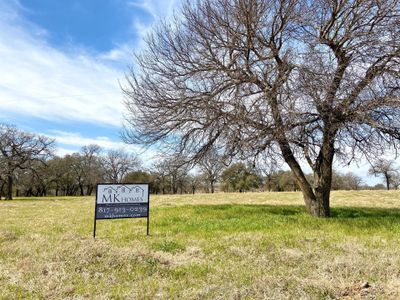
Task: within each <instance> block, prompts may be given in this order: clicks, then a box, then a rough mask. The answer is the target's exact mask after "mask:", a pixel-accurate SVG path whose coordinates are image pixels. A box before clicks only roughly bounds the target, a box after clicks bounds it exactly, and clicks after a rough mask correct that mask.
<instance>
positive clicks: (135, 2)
mask: <svg viewBox="0 0 400 300" xmlns="http://www.w3.org/2000/svg"><path fill="white" fill-rule="evenodd" d="M178 2H180V0H131V1H128V2H127V3H128V4H129V5H131V6H133V7H139V8H142V9H144V10H146V11H147V12H148V13H149V14H150V15H151V16H152V17H153V19H157V18H160V17H166V16H168V15H170V14H171V13H172V12H173V9H174V7H176V6H177V3H178Z"/></svg>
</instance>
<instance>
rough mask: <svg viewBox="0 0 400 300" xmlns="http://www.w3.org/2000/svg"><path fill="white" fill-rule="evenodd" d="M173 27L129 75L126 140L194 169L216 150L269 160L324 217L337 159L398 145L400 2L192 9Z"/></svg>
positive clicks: (227, 4)
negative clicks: (268, 154) (165, 150)
mask: <svg viewBox="0 0 400 300" xmlns="http://www.w3.org/2000/svg"><path fill="white" fill-rule="evenodd" d="M173 20H174V21H173V22H172V24H171V23H168V22H164V23H162V24H160V26H158V27H157V28H156V29H155V31H154V32H153V34H152V35H150V36H149V37H148V38H147V40H146V47H144V48H143V50H142V52H141V53H139V54H138V55H137V56H136V57H137V65H136V67H135V68H131V73H130V74H128V75H127V84H126V86H125V87H124V88H123V91H124V93H125V96H126V108H127V110H128V112H129V114H128V115H127V118H126V119H127V122H128V126H127V131H126V132H125V140H126V141H128V142H130V143H144V144H154V143H159V142H165V143H168V145H170V146H172V145H173V143H175V144H176V148H177V150H178V151H180V152H181V153H184V154H185V155H188V156H190V157H191V158H192V159H193V160H198V159H199V157H201V156H203V155H204V154H205V153H206V152H207V151H208V150H209V149H211V148H212V145H215V144H219V145H225V147H224V150H225V154H227V155H230V156H242V157H246V156H247V157H249V156H255V155H257V154H259V153H262V152H263V151H265V150H266V149H273V150H274V151H277V152H278V153H279V154H280V155H281V156H282V158H283V159H284V160H285V162H286V163H287V164H288V166H289V167H290V169H291V170H292V172H293V176H294V178H295V180H296V181H297V184H298V185H299V187H300V189H301V191H302V193H303V198H304V202H305V205H306V207H307V209H308V211H309V213H310V214H312V215H314V216H321V217H327V216H329V214H330V190H331V182H332V166H333V161H334V157H335V155H336V156H337V157H339V158H340V159H342V160H343V161H346V162H348V161H351V160H352V159H354V158H357V157H359V156H363V155H366V156H369V157H372V156H374V155H377V153H379V152H381V151H382V152H384V151H385V150H386V149H387V148H388V146H390V145H394V146H399V141H400V118H399V117H398V116H399V115H400V105H399V92H400V81H399V59H400V39H399V38H398V37H399V34H400V33H399V28H400V26H399V22H400V21H399V20H400V1H399V0H381V1H376V0H365V1H328V0H315V1H306V0H285V1H284V0H271V1H266V0H248V1H242V0H204V1H187V2H186V4H185V5H183V6H182V11H181V12H180V14H179V17H177V18H175V19H173ZM301 161H307V163H308V165H309V167H310V168H311V169H312V171H313V175H314V180H313V184H312V185H311V184H310V182H309V181H308V180H307V178H306V174H305V172H304V168H302V166H301V164H300V162H301Z"/></svg>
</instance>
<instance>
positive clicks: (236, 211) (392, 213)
mask: <svg viewBox="0 0 400 300" xmlns="http://www.w3.org/2000/svg"><path fill="white" fill-rule="evenodd" d="M194 210H195V212H196V213H197V214H220V215H225V214H226V216H227V217H229V216H236V217H246V216H254V215H255V214H256V215H259V216H267V215H274V216H282V217H285V216H286V217H289V216H290V217H293V216H303V217H304V216H308V213H307V210H306V208H305V206H302V205H268V204H220V205H198V206H195V207H194ZM321 219H322V220H323V218H321ZM351 219H380V220H382V219H388V220H389V219H390V220H391V221H392V222H395V223H400V208H375V207H374V208H372V207H333V208H331V217H330V218H327V220H351Z"/></svg>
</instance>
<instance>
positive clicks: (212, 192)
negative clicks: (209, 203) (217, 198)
mask: <svg viewBox="0 0 400 300" xmlns="http://www.w3.org/2000/svg"><path fill="white" fill-rule="evenodd" d="M210 187H211V194H214V181H211V182H210Z"/></svg>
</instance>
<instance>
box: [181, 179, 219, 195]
mask: <svg viewBox="0 0 400 300" xmlns="http://www.w3.org/2000/svg"><path fill="white" fill-rule="evenodd" d="M207 179H209V178H207ZM187 182H188V184H189V186H190V188H191V193H192V194H193V195H194V194H195V193H196V191H197V189H198V188H199V187H200V186H201V184H202V182H204V176H202V175H201V174H189V175H188V176H187ZM207 182H208V181H207ZM211 192H212V193H213V192H214V190H212V191H211Z"/></svg>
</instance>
